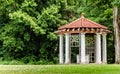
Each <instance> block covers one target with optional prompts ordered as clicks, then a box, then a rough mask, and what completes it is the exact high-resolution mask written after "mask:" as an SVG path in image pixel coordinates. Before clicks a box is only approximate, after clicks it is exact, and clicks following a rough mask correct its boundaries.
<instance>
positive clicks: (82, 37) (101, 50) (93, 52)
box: [56, 13, 110, 64]
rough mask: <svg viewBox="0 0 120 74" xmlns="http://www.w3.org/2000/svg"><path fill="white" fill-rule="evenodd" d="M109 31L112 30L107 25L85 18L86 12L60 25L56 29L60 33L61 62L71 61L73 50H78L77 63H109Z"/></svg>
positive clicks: (67, 62)
mask: <svg viewBox="0 0 120 74" xmlns="http://www.w3.org/2000/svg"><path fill="white" fill-rule="evenodd" d="M108 32H110V31H109V30H108V28H107V27H105V26H103V25H101V24H98V23H95V22H93V21H91V20H88V19H87V18H85V17H84V13H82V15H81V18H79V19H77V20H75V21H73V22H71V23H69V24H66V25H63V26H60V27H59V28H58V30H57V31H56V33H57V34H59V63H60V64H64V63H65V64H69V63H71V60H72V59H73V58H72V57H71V53H72V52H71V51H73V50H75V51H76V62H77V63H82V64H85V63H97V64H101V63H107V49H106V45H107V44H106V35H107V33H108ZM64 37H65V41H64ZM64 44H65V45H64ZM64 47H65V50H64ZM64 51H65V54H64ZM64 58H65V60H64ZM64 61H65V62H64Z"/></svg>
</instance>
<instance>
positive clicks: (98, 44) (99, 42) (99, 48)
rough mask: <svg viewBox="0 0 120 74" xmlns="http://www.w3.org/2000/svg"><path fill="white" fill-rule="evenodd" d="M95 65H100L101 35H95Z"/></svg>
mask: <svg viewBox="0 0 120 74" xmlns="http://www.w3.org/2000/svg"><path fill="white" fill-rule="evenodd" d="M96 63H97V64H100V63H101V34H100V33H97V35H96Z"/></svg>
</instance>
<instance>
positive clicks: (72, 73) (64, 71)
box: [0, 64, 120, 74]
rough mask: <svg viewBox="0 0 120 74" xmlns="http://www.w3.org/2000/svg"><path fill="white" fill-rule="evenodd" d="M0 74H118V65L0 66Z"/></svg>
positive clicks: (119, 67) (119, 73)
mask: <svg viewBox="0 0 120 74" xmlns="http://www.w3.org/2000/svg"><path fill="white" fill-rule="evenodd" d="M0 74H120V65H117V64H112V65H103V64H102V65H97V64H88V65H81V64H74V65H73V64H72V65H0Z"/></svg>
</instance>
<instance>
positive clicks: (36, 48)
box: [0, 0, 120, 64]
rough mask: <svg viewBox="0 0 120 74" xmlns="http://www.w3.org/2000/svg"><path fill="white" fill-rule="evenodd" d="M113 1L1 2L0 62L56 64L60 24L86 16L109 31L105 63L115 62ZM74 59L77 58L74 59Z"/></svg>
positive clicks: (25, 0)
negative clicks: (82, 14)
mask: <svg viewBox="0 0 120 74" xmlns="http://www.w3.org/2000/svg"><path fill="white" fill-rule="evenodd" d="M119 3H120V2H116V1H113V0H0V63H4V64H15V63H16V64H18V63H20V64H21V63H23V64H57V63H58V58H59V57H58V55H59V48H58V45H59V44H58V43H59V37H58V35H56V34H55V33H54V32H55V31H56V30H57V28H58V27H59V26H61V25H64V24H66V23H68V22H71V21H73V20H76V19H78V18H80V16H81V13H82V12H84V13H85V17H87V18H88V19H90V20H93V21H95V22H97V23H100V24H103V25H105V26H107V27H108V28H109V30H110V31H112V33H110V34H108V35H107V52H108V53H107V54H108V55H107V56H108V63H114V59H115V49H114V34H113V33H114V32H113V31H114V30H113V5H114V4H119ZM75 59H76V58H75Z"/></svg>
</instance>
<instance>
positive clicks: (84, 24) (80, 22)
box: [58, 14, 107, 29]
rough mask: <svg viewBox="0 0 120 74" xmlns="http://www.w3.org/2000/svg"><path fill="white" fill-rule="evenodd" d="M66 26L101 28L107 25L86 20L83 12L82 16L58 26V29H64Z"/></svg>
mask: <svg viewBox="0 0 120 74" xmlns="http://www.w3.org/2000/svg"><path fill="white" fill-rule="evenodd" d="M66 28H102V29H107V27H105V26H103V25H101V24H98V23H95V22H93V21H91V20H88V19H86V18H85V17H84V14H82V17H81V18H79V19H77V20H75V21H73V22H71V23H69V24H66V25H63V26H61V27H59V28H58V29H66Z"/></svg>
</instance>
